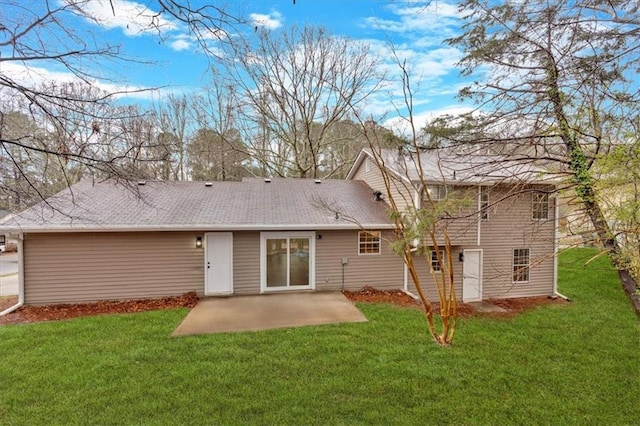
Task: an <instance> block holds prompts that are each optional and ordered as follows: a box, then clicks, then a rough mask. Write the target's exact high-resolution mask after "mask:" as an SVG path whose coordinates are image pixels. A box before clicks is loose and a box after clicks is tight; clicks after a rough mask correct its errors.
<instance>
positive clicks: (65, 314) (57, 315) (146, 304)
mask: <svg viewBox="0 0 640 426" xmlns="http://www.w3.org/2000/svg"><path fill="white" fill-rule="evenodd" d="M198 300H199V299H198V295H197V294H196V293H195V292H191V293H186V294H184V295H182V296H175V297H163V298H159V299H143V300H128V301H124V302H120V301H104V302H97V303H79V304H73V305H49V306H23V307H21V308H18V310H16V311H15V312H12V313H10V314H7V315H5V316H2V317H0V325H1V324H22V323H30V322H41V321H56V320H61V319H68V318H77V317H84V316H91V315H103V314H117V313H132V312H144V311H157V310H160V309H174V308H193V307H194V306H196V304H197V303H198Z"/></svg>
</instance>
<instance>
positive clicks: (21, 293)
mask: <svg viewBox="0 0 640 426" xmlns="http://www.w3.org/2000/svg"><path fill="white" fill-rule="evenodd" d="M23 247H24V235H23V234H20V235H19V236H18V303H16V304H15V305H13V306H11V307H9V308H7V309H5V310H4V311H2V312H0V317H1V316H3V315H7V314H10V313H11V312H13V311H15V310H16V309H18V308H19V307H21V306H22V305H24V250H23Z"/></svg>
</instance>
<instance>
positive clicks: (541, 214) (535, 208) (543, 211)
mask: <svg viewBox="0 0 640 426" xmlns="http://www.w3.org/2000/svg"><path fill="white" fill-rule="evenodd" d="M531 208H532V212H533V219H549V194H547V193H542V192H534V193H533V194H531Z"/></svg>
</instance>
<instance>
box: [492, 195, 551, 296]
mask: <svg viewBox="0 0 640 426" xmlns="http://www.w3.org/2000/svg"><path fill="white" fill-rule="evenodd" d="M523 189H525V188H522V187H520V188H517V190H519V191H522V190H523ZM515 191H516V189H515V188H513V187H507V186H498V187H495V188H491V190H490V192H489V203H490V204H491V205H492V207H491V208H490V210H489V219H488V220H486V221H481V222H480V247H481V248H482V249H483V250H484V251H483V258H484V262H483V287H482V288H483V298H484V299H488V298H492V297H494V298H509V297H527V296H539V295H552V294H553V268H554V261H553V248H554V214H555V211H554V208H553V199H552V198H550V200H549V204H550V206H549V219H547V220H534V219H532V208H531V193H521V194H516V195H512V194H514V193H515ZM502 198H504V201H501V202H499V203H497V204H495V205H493V204H494V203H495V202H496V201H497V200H500V199H502ZM519 248H528V249H530V260H531V265H532V267H531V269H530V273H529V282H526V283H513V282H512V262H513V249H519Z"/></svg>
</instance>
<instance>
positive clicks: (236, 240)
mask: <svg viewBox="0 0 640 426" xmlns="http://www.w3.org/2000/svg"><path fill="white" fill-rule="evenodd" d="M233 293H234V294H258V293H260V232H249V231H240V232H234V233H233Z"/></svg>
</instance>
